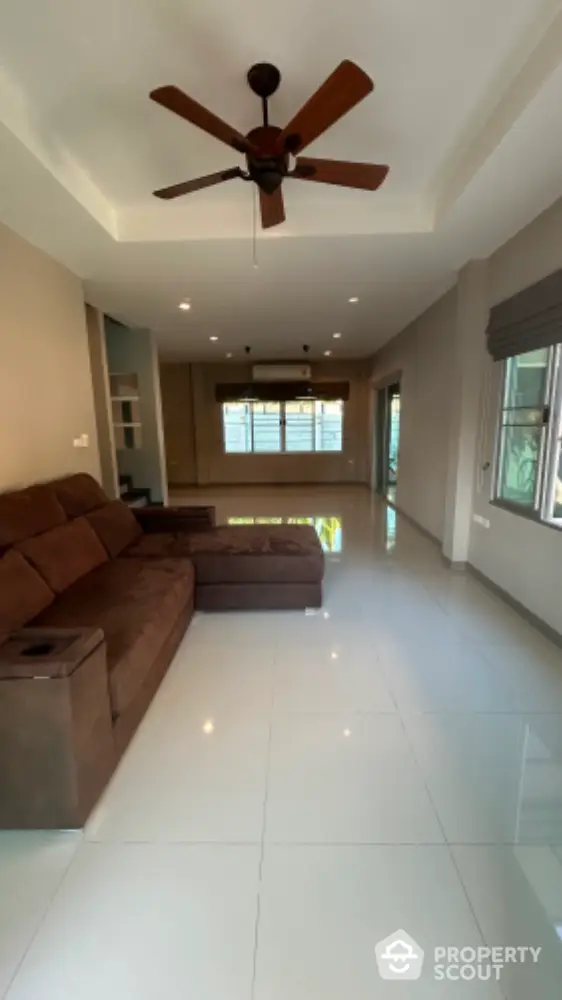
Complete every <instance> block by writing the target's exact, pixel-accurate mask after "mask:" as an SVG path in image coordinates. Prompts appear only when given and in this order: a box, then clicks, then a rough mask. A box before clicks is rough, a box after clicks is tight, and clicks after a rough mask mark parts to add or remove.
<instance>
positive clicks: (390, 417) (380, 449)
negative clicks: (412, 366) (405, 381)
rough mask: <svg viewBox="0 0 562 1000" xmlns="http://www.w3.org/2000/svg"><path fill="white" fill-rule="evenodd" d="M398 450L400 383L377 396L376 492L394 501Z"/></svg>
mask: <svg viewBox="0 0 562 1000" xmlns="http://www.w3.org/2000/svg"><path fill="white" fill-rule="evenodd" d="M399 450H400V383H399V382H394V383H392V385H388V386H385V388H384V389H379V392H378V396H377V479H376V482H377V492H378V493H380V494H382V496H384V497H386V498H387V500H390V502H391V503H395V501H396V486H397V482H398V455H399Z"/></svg>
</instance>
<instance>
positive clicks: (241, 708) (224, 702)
mask: <svg viewBox="0 0 562 1000" xmlns="http://www.w3.org/2000/svg"><path fill="white" fill-rule="evenodd" d="M186 638H189V636H188V637H186ZM275 649H276V647H275V645H274V644H273V643H271V644H269V645H259V644H257V643H256V644H251V643H234V644H233V645H232V646H229V645H228V644H227V643H220V642H216V643H215V642H202V643H196V644H195V645H193V646H191V645H190V644H189V642H188V641H187V642H185V643H183V644H182V646H181V647H180V649H179V651H178V655H177V656H176V659H175V661H174V664H173V666H172V668H171V669H170V671H169V672H168V675H167V677H166V679H165V681H164V683H163V685H162V687H161V689H160V692H159V695H158V698H157V700H156V702H155V703H154V707H155V710H158V711H159V712H162V713H164V714H166V716H167V719H168V723H169V722H170V721H171V720H172V719H173V720H175V719H176V717H177V715H178V714H180V715H181V716H183V717H186V716H188V715H189V716H195V717H197V718H203V719H206V718H216V717H218V716H224V715H225V714H227V715H228V716H231V715H236V714H238V713H243V714H245V715H256V714H257V715H269V713H270V712H271V705H272V699H273V667H274V663H275ZM178 725H181V719H179V718H178Z"/></svg>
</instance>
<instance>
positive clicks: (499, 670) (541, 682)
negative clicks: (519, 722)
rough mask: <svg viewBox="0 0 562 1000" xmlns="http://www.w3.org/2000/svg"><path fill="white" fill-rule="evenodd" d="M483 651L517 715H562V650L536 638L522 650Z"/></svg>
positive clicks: (493, 648) (498, 648)
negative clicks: (540, 713) (534, 713)
mask: <svg viewBox="0 0 562 1000" xmlns="http://www.w3.org/2000/svg"><path fill="white" fill-rule="evenodd" d="M479 648H480V651H481V653H482V656H483V657H484V659H485V660H486V662H487V663H489V664H490V666H491V667H492V668H493V669H494V671H495V673H496V675H497V676H498V678H500V680H501V683H502V684H503V685H504V687H505V689H506V697H507V699H508V704H509V705H510V706H513V708H514V709H515V710H516V711H519V712H561V713H562V649H559V648H558V647H557V646H554V645H553V644H552V643H549V642H547V640H546V639H543V637H542V636H537V635H536V634H535V635H534V636H533V640H532V641H528V642H526V643H525V644H523V643H521V644H520V645H519V646H510V647H508V646H487V645H484V644H482V645H481V646H480V647H479Z"/></svg>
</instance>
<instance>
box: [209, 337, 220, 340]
mask: <svg viewBox="0 0 562 1000" xmlns="http://www.w3.org/2000/svg"><path fill="white" fill-rule="evenodd" d="M218 339H219V338H218V337H209V340H218Z"/></svg>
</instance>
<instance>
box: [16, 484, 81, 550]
mask: <svg viewBox="0 0 562 1000" xmlns="http://www.w3.org/2000/svg"><path fill="white" fill-rule="evenodd" d="M66 521H67V516H66V513H65V511H64V508H63V507H62V505H61V504H60V502H59V500H58V498H57V495H56V493H55V492H54V491H53V489H52V487H51V486H50V484H48V483H46V484H44V485H40V486H28V488H27V489H25V490H17V491H16V492H14V493H3V494H0V552H1V551H2V550H3V549H7V548H9V547H10V546H12V545H15V544H16V542H23V541H25V539H26V538H33V537H34V536H35V535H40V534H42V533H43V532H44V531H50V530H51V528H57V527H59V525H61V524H64V523H65V522H66Z"/></svg>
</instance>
